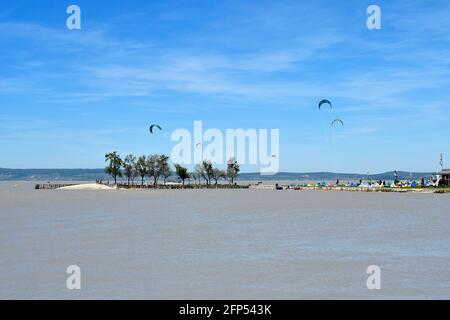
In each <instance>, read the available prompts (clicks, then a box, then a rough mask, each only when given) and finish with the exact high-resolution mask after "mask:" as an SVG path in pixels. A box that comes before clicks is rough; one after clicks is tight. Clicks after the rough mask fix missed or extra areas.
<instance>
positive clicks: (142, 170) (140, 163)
mask: <svg viewBox="0 0 450 320" xmlns="http://www.w3.org/2000/svg"><path fill="white" fill-rule="evenodd" d="M146 161H147V158H146V157H145V155H142V156H140V157H139V158H138V159H137V161H136V166H135V170H136V174H137V175H138V176H139V177H141V186H143V185H144V179H145V176H146V175H147V163H146Z"/></svg>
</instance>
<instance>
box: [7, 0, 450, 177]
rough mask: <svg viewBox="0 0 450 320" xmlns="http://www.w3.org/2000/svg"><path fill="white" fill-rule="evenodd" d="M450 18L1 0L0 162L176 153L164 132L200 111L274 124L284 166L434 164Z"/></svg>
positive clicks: (443, 140) (290, 5) (210, 123)
mask: <svg viewBox="0 0 450 320" xmlns="http://www.w3.org/2000/svg"><path fill="white" fill-rule="evenodd" d="M71 4H77V5H79V6H80V8H81V11H82V29H81V30H76V31H69V30H68V29H67V28H66V19H67V17H68V15H67V14H66V8H67V7H68V6H69V5H71ZM370 4H377V5H379V6H380V7H381V10H382V29H381V30H372V31H371V30H369V29H368V28H367V27H366V19H367V17H368V15H367V13H366V8H367V7H368V5H370ZM449 26H450V3H449V2H448V1H443V0H441V1H436V0H435V1H433V0H429V1H414V0H408V1H406V0H405V1H371V2H369V1H361V0H358V1H356V0H354V1H348V0H347V1H343V0H340V1H331V0H330V1H308V2H307V1H298V0H297V1H265V0H258V1H253V0H247V1H242V0H241V1H194V0H191V1H173V0H164V1H142V0H137V1H136V0H134V1H128V2H127V3H125V2H124V1H111V0H110V1H92V0H91V1H63V0H55V1H14V2H9V3H6V2H4V3H2V5H1V8H0V167H9V168H97V167H102V166H103V165H104V154H105V153H106V152H108V151H113V150H117V151H119V152H120V153H121V154H127V153H134V154H142V153H145V154H149V153H167V154H170V151H171V149H172V147H173V146H174V143H173V142H171V141H170V134H171V132H172V131H173V130H175V129H177V128H187V129H191V130H192V127H193V121H194V120H202V121H203V124H204V127H206V128H219V129H221V130H225V129H227V128H244V129H247V128H256V129H258V128H267V129H270V128H279V129H280V146H281V150H280V170H281V171H302V172H303V171H325V170H327V171H328V170H332V171H341V172H343V171H345V172H367V171H370V172H382V171H388V170H393V169H397V170H411V171H412V170H414V171H432V170H436V168H437V165H438V157H439V154H440V153H443V154H444V159H447V158H448V159H449V160H448V161H447V164H450V142H449V136H450V125H449V119H450V99H449V98H450V90H449V89H450V33H449V31H448V27H449ZM322 98H327V99H329V100H331V101H332V103H333V106H334V108H333V110H324V111H323V112H322V111H321V112H319V111H318V109H317V104H318V102H319V101H320V100H321V99H322ZM336 117H339V118H341V119H343V120H344V121H345V127H344V128H335V129H332V128H330V122H331V121H332V120H333V119H334V118H336ZM152 123H159V124H161V125H162V126H163V127H164V131H163V132H161V133H158V134H157V135H154V136H150V135H149V133H148V126H149V125H150V124H152ZM447 166H448V165H447ZM243 169H244V171H254V168H252V167H247V166H244V168H243Z"/></svg>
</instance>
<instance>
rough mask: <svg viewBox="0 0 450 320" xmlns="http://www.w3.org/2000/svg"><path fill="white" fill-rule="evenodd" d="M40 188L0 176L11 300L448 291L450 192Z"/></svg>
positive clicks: (444, 294)
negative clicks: (377, 273)
mask: <svg viewBox="0 0 450 320" xmlns="http://www.w3.org/2000/svg"><path fill="white" fill-rule="evenodd" d="M16 184H17V185H16ZM15 185H16V186H15ZM32 187H33V184H32V183H15V182H4V183H0V221H1V223H0V254H1V260H0V298H3V299H5V298H7V299H47V298H56V299H67V298H68V299H83V298H95V299H97V298H98V299H112V298H115V299H131V298H133V299H303V298H305V299H309V298H325V299H345V298H350V299H359V298H364V299H366V298H367V299H400V298H405V299H415V298H437V299H449V298H450V249H449V248H450V195H434V194H396V193H346V192H328V191H274V190H217V191H216V190H191V191H187V190H186V191H174V190H172V191H131V192H130V191H50V190H40V191H39V190H37V191H36V190H33V188H32ZM69 265H78V266H80V268H81V273H82V277H81V286H82V289H81V290H78V291H70V290H68V289H67V288H66V279H67V277H68V275H67V274H66V268H67V267H68V266H69ZM369 265H378V266H379V267H380V268H381V286H382V287H381V290H368V289H367V287H366V280H367V277H368V275H367V274H366V269H367V267H368V266H369Z"/></svg>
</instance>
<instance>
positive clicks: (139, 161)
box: [105, 151, 240, 186]
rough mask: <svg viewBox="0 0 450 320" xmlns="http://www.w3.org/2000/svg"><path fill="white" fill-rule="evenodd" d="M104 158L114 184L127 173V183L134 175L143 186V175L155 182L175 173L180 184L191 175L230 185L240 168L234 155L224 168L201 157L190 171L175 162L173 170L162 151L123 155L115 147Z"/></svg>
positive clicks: (132, 183)
mask: <svg viewBox="0 0 450 320" xmlns="http://www.w3.org/2000/svg"><path fill="white" fill-rule="evenodd" d="M105 162H107V166H106V168H105V172H106V173H107V174H109V175H110V176H111V177H112V178H113V179H114V184H117V178H119V177H126V178H127V184H128V186H134V185H135V181H136V179H139V180H140V184H141V186H143V185H144V181H145V179H146V178H148V179H149V180H150V181H152V182H153V185H154V186H157V185H158V181H160V180H161V179H162V180H163V181H164V184H166V182H167V179H169V178H170V177H172V176H175V177H177V178H178V179H179V181H181V183H182V184H183V186H184V185H185V182H186V180H190V179H193V180H194V181H195V183H196V184H201V183H202V181H204V182H205V183H206V185H207V186H211V185H213V184H214V185H217V184H218V183H219V180H221V179H222V180H228V181H229V183H230V184H232V185H233V184H235V181H236V178H237V177H238V175H239V172H240V167H239V164H238V163H237V161H236V159H234V158H230V160H228V163H227V169H226V170H221V169H219V168H215V167H214V166H213V164H212V162H211V161H210V160H204V161H203V162H202V163H201V164H197V165H196V166H195V168H194V171H193V172H189V170H188V169H187V168H186V167H183V166H182V165H181V164H175V168H174V169H175V170H173V169H172V168H171V166H170V164H169V157H168V156H166V155H164V154H163V155H158V154H152V155H149V156H145V155H142V156H140V157H136V156H134V155H132V154H129V155H127V156H126V157H125V158H124V159H122V158H121V157H120V155H119V154H118V153H117V152H116V151H115V152H110V153H108V154H106V155H105Z"/></svg>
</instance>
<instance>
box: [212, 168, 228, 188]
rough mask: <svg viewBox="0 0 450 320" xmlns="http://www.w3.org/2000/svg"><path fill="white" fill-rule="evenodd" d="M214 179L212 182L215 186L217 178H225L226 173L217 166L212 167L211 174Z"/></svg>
mask: <svg viewBox="0 0 450 320" xmlns="http://www.w3.org/2000/svg"><path fill="white" fill-rule="evenodd" d="M211 177H212V178H213V180H214V182H215V183H214V184H215V185H216V186H217V183H218V182H219V179H221V178H223V179H225V178H226V177H227V173H226V172H225V171H224V170H220V169H218V168H213V171H212V176H211Z"/></svg>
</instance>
